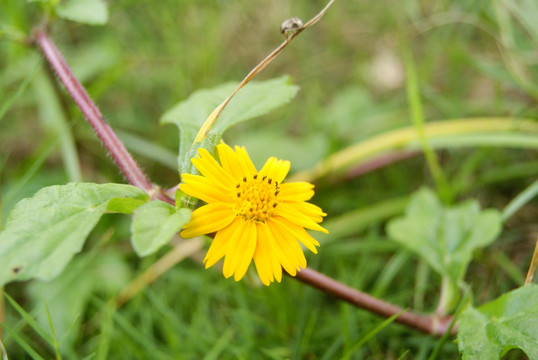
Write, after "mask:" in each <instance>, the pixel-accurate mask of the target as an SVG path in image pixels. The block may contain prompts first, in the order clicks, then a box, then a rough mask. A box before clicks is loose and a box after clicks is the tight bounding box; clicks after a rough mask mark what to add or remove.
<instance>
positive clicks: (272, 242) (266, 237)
mask: <svg viewBox="0 0 538 360" xmlns="http://www.w3.org/2000/svg"><path fill="white" fill-rule="evenodd" d="M258 236H259V237H260V241H266V242H267V244H269V248H270V249H271V253H272V254H274V256H275V257H276V259H277V261H278V263H279V264H280V265H279V266H281V269H280V274H279V273H278V270H277V269H276V268H273V274H275V277H277V280H278V278H280V279H281V278H282V267H283V268H284V269H285V270H286V271H287V272H288V273H290V274H295V268H296V266H295V261H293V259H289V258H288V256H287V255H285V254H284V251H283V250H282V249H281V247H280V245H279V243H278V240H277V238H276V236H279V235H278V234H277V235H276V236H275V232H274V231H273V229H272V228H271V226H270V223H269V222H266V223H265V226H260V227H259V228H258ZM272 266H273V265H272ZM278 282H280V280H278Z"/></svg>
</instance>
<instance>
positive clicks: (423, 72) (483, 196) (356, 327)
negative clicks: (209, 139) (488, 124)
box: [0, 0, 538, 359]
mask: <svg viewBox="0 0 538 360" xmlns="http://www.w3.org/2000/svg"><path fill="white" fill-rule="evenodd" d="M109 4H110V23H109V24H108V25H106V26H102V27H91V26H83V25H77V24H74V23H68V22H65V21H58V22H56V23H55V24H54V25H53V26H52V28H51V36H52V38H53V39H54V40H55V41H56V43H57V45H58V46H59V47H60V49H61V50H62V53H63V54H64V55H65V57H66V59H67V61H68V62H69V63H70V64H71V65H72V67H73V69H74V70H75V72H76V74H77V75H78V76H80V79H81V80H82V81H83V83H84V85H85V86H86V87H87V89H88V91H89V93H90V95H91V96H92V98H93V99H94V100H95V101H96V103H97V104H98V105H99V107H100V109H101V111H102V113H103V114H104V115H105V117H106V119H107V121H108V122H109V123H110V125H111V126H112V127H113V128H114V129H117V130H118V132H120V133H121V135H122V136H121V137H122V138H123V139H124V140H125V142H126V144H127V146H128V147H129V149H130V150H131V151H132V153H133V154H134V155H135V156H136V158H137V160H138V161H139V162H140V163H141V165H142V167H143V168H144V170H145V172H146V173H147V174H148V175H149V176H150V177H151V179H152V180H153V181H154V182H156V183H158V184H160V185H162V186H163V187H171V186H174V185H176V184H177V182H178V181H179V179H178V174H177V170H176V169H175V166H174V162H173V159H174V157H175V154H177V149H178V143H177V142H178V140H177V139H178V136H177V133H176V131H177V130H176V128H175V127H173V126H171V125H167V126H159V124H158V119H159V118H160V117H161V115H162V114H163V113H164V112H165V111H166V110H168V109H169V108H171V107H172V106H173V105H174V104H175V103H177V102H178V101H180V100H183V99H185V98H186V97H187V96H188V95H189V94H190V93H192V92H193V91H195V90H198V89H201V88H209V87H214V86H217V85H219V84H222V83H224V82H227V81H238V80H240V79H242V78H243V76H244V75H245V74H246V73H248V71H249V70H250V69H251V68H252V67H253V66H254V65H255V64H256V63H257V62H258V61H259V60H261V59H262V58H263V57H265V55H266V54H267V53H268V52H269V51H271V50H272V49H273V48H274V47H276V46H277V45H278V44H279V43H280V42H281V41H282V37H281V35H280V33H279V31H278V30H279V26H280V23H281V22H282V20H284V19H286V18H289V17H292V16H298V17H300V18H302V19H303V20H306V19H308V18H310V17H311V16H313V15H314V14H315V13H317V11H319V10H320V9H321V8H322V6H324V4H325V2H323V1H309V0H296V1H292V2H290V1H286V0H273V1H259V0H257V1H256V0H255V1H249V0H237V1H189V0H183V1H174V0H164V1H142V0H120V1H113V2H109ZM495 4H496V5H492V2H491V1H484V0H475V1H466V0H458V1H440V0H437V1H415V0H403V1H396V0H393V1H388V2H387V1H378V2H371V1H336V2H335V4H334V5H333V6H332V8H331V9H330V10H329V11H328V13H327V14H326V16H325V17H324V18H323V19H322V20H321V21H320V22H319V23H318V24H316V25H315V26H314V27H313V28H311V29H308V30H307V31H305V32H303V33H302V34H301V35H300V36H299V37H298V38H296V39H295V40H294V41H293V42H292V44H291V45H290V46H289V47H288V48H286V50H285V51H284V52H283V53H282V54H281V55H280V56H279V57H278V58H277V59H276V60H275V61H274V62H273V63H272V64H271V65H270V66H269V67H268V68H267V69H266V70H265V71H264V72H263V73H262V74H261V75H260V79H269V78H273V77H277V76H281V75H283V74H289V75H291V77H292V79H293V81H294V83H295V84H297V85H299V86H300V88H301V90H300V92H299V94H298V95H297V97H296V98H295V99H294V100H293V101H292V102H291V103H290V104H288V105H286V106H284V107H281V108H279V109H277V110H275V111H273V112H271V113H270V114H268V115H265V116H263V117H262V118H260V119H257V120H255V121H251V122H248V123H243V124H240V125H239V126H237V127H235V128H233V129H232V130H231V131H229V132H227V133H226V135H225V140H226V141H227V142H228V143H229V144H239V145H243V144H244V145H246V146H247V149H248V150H249V152H251V153H252V156H253V158H254V159H255V161H257V162H258V165H259V162H261V161H263V160H262V159H265V158H267V157H268V156H273V155H275V156H278V157H282V158H286V159H290V160H292V171H294V172H297V171H299V170H308V169H312V167H313V166H314V164H316V163H317V162H319V161H322V160H325V159H328V158H329V156H331V155H333V154H335V153H337V152H338V151H341V150H344V149H347V148H348V147H350V146H352V145H355V144H360V143H363V144H364V142H366V141H367V140H368V139H371V138H373V137H374V136H379V135H383V134H388V133H390V132H391V131H394V130H395V129H399V128H402V127H404V126H412V125H413V124H414V123H413V120H412V119H413V117H412V115H411V112H410V106H411V107H412V108H415V111H417V110H416V109H417V108H416V107H417V106H421V114H420V113H419V114H418V115H417V114H416V113H415V116H414V118H415V123H416V122H420V121H422V120H423V121H424V123H423V124H419V126H423V127H424V128H426V127H427V125H428V124H429V123H432V122H434V121H436V120H443V119H455V118H465V119H467V118H472V117H480V118H500V117H513V118H517V119H523V118H526V119H531V120H530V121H534V120H533V119H536V118H538V107H536V101H537V99H538V95H537V94H538V85H537V84H538V66H537V63H538V62H537V61H538V60H537V59H536V54H535V49H536V46H537V45H538V31H537V28H536V25H535V24H536V21H533V19H534V18H532V17H530V14H532V13H533V11H536V10H537V9H538V6H537V5H535V4H534V2H533V1H514V2H511V1H498V2H495ZM1 7H2V11H1V12H0V181H1V182H0V186H1V189H0V190H1V196H2V203H1V216H2V218H1V223H5V219H6V218H7V216H8V214H9V211H10V210H11V209H12V208H13V206H14V205H15V203H16V202H17V201H19V200H21V199H22V198H24V197H27V196H30V195H31V194H33V193H34V192H35V191H36V190H37V189H39V188H41V187H43V186H47V185H51V184H61V183H66V182H68V181H72V180H76V179H82V180H83V181H91V182H98V183H104V182H121V183H123V182H125V181H124V179H123V178H122V177H121V175H120V173H119V171H118V170H117V169H115V167H114V165H113V164H112V161H111V160H110V157H109V156H107V154H106V153H105V151H104V149H103V148H102V147H101V146H100V145H99V144H98V141H97V139H96V137H95V136H94V134H93V133H92V131H91V128H90V127H89V125H88V124H87V123H85V122H84V120H83V118H82V116H81V114H80V112H79V110H78V109H77V108H76V107H75V105H74V104H73V102H72V101H71V100H70V99H69V97H68V96H67V95H66V93H65V92H64V91H63V90H62V89H60V88H58V86H59V85H58V84H56V80H55V78H54V77H53V76H48V75H47V73H46V71H45V70H46V66H45V64H44V62H43V61H41V63H39V64H38V65H37V66H38V68H37V69H36V64H37V63H38V62H39V60H38V56H36V55H37V52H36V51H35V49H33V48H32V47H28V46H24V45H21V44H18V43H16V42H13V41H11V39H12V38H13V36H11V35H10V34H12V33H13V30H16V31H15V33H23V34H24V33H27V34H28V33H30V31H31V28H32V27H34V26H36V25H38V24H39V22H40V12H39V10H38V8H39V5H38V4H37V3H31V4H27V3H26V2H24V1H19V0H3V2H2V5H1ZM8 30H9V31H8ZM402 48H404V49H405V51H406V52H407V53H410V54H412V57H413V64H414V70H415V72H416V77H413V83H412V84H411V85H410V86H411V87H412V88H411V89H410V90H412V93H411V94H410V103H411V104H410V103H408V98H407V93H406V80H405V69H406V66H409V64H404V60H405V57H403V56H402V54H401V49H402ZM422 116H423V119H422V120H421V117H422ZM420 141H421V145H422V147H423V148H424V149H425V151H426V154H427V155H428V157H429V158H430V161H429V164H428V162H427V161H426V160H425V158H424V156H422V155H420V154H416V155H414V156H412V157H410V158H407V159H404V160H400V161H398V162H395V163H391V164H388V165H386V166H384V167H381V168H380V169H377V170H375V171H372V172H369V173H365V174H362V175H360V176H342V174H341V173H340V174H332V173H331V174H329V175H328V176H325V177H323V178H321V179H316V196H315V198H314V200H313V201H314V202H315V203H316V204H318V205H320V206H321V207H322V208H323V209H324V210H325V211H326V212H327V213H328V214H329V215H328V217H327V219H326V224H327V228H329V229H330V230H331V233H330V234H329V235H328V236H325V235H324V236H323V237H320V241H321V243H322V246H321V248H320V250H319V254H318V255H312V254H310V255H309V256H308V261H309V266H311V267H312V268H313V269H316V270H318V271H321V272H323V273H325V274H327V275H329V276H332V277H334V278H336V279H338V280H339V281H342V282H344V283H346V284H348V285H350V286H352V287H355V288H358V289H361V290H364V291H366V292H369V293H371V294H375V295H377V296H380V297H381V298H383V299H384V300H387V301H389V302H393V303H395V304H398V305H400V306H402V307H404V308H411V309H416V310H418V311H420V312H424V313H427V312H431V311H433V310H434V309H435V306H436V302H437V298H438V293H439V286H440V278H439V277H438V276H437V275H436V274H434V273H433V272H432V271H430V270H429V269H428V268H427V265H425V264H424V263H423V262H422V261H421V260H420V259H418V258H417V257H416V256H414V255H412V254H409V253H407V252H405V251H403V250H402V249H400V248H399V247H398V245H397V244H396V243H394V242H392V241H390V240H389V239H388V238H387V235H386V233H385V229H384V226H385V223H386V221H388V220H389V219H391V218H393V217H395V216H397V215H399V214H401V213H402V212H403V210H404V208H405V204H406V199H407V198H408V197H409V195H410V194H411V193H412V192H414V191H415V190H417V189H418V188H420V187H421V186H430V187H435V186H436V185H437V186H439V190H440V191H443V192H448V193H449V195H450V196H451V197H453V198H454V199H455V201H459V200H462V199H467V198H476V199H478V200H479V201H480V203H481V205H482V207H484V208H485V207H494V208H497V209H499V210H503V209H504V214H505V221H506V226H505V229H504V231H503V233H502V234H501V236H500V238H499V239H498V240H497V241H496V243H495V244H494V245H492V246H490V247H489V248H487V249H484V250H481V251H479V252H477V253H476V254H475V257H474V262H473V263H472V264H471V267H470V270H469V272H468V275H467V277H466V281H467V282H468V283H469V284H470V288H471V292H472V294H473V298H474V301H475V303H477V304H481V303H484V302H485V301H487V300H490V299H493V298H495V297H497V296H498V295H500V294H502V293H503V292H505V291H508V290H510V289H513V288H514V287H516V286H519V282H520V280H521V278H522V277H524V274H525V273H526V269H527V266H528V262H529V261H530V255H531V253H532V248H533V246H534V235H533V226H534V224H535V215H536V212H537V207H536V203H535V201H533V198H534V197H535V193H536V189H535V187H536V185H535V183H534V181H535V180H536V175H537V171H536V161H535V156H536V145H535V144H536V134H533V133H529V134H522V133H512V132H510V131H507V130H506V131H502V132H501V133H500V134H498V136H496V137H493V136H491V137H488V138H487V139H485V138H479V136H478V135H477V137H475V138H471V137H469V138H463V137H462V138H457V139H445V143H441V144H439V143H436V142H433V141H431V142H429V139H427V138H424V134H423V133H421V138H420ZM450 141H452V142H450ZM275 143H276V145H275ZM447 144H448V145H447ZM518 144H519V145H518ZM430 146H431V147H432V148H433V149H435V150H436V152H433V151H432V150H431V149H430ZM415 149H417V150H420V146H417V147H416V148H415ZM433 154H435V155H436V157H437V159H434V158H432V156H433ZM378 155H379V153H378V154H376V155H375V156H374V158H376V156H378ZM436 161H437V162H438V164H439V166H440V169H438V168H437V165H435V164H436ZM352 165H353V166H351V168H353V167H354V166H357V165H359V163H354V164H352ZM441 171H442V172H441ZM432 172H433V173H436V174H437V175H436V177H437V180H435V179H434V177H432V174H431V173H432ZM439 174H442V175H439ZM333 175H334V176H333ZM344 175H345V174H344ZM440 177H441V178H440ZM443 177H446V179H444V178H443ZM445 181H446V184H445ZM526 189H527V190H526ZM525 190H526V191H525ZM507 204H511V205H510V206H508V207H506V206H507ZM128 231H129V221H128V218H127V217H126V216H119V215H118V216H111V217H108V218H106V219H103V220H102V221H101V222H100V224H99V227H98V228H97V229H96V230H95V231H94V232H93V233H92V235H91V237H90V240H89V241H88V243H87V246H86V249H85V250H84V252H83V253H82V254H80V255H78V256H77V258H76V260H75V262H74V264H72V267H70V268H68V269H69V271H67V270H66V272H64V274H62V276H61V277H59V278H58V279H56V280H55V281H53V282H51V283H49V284H41V283H39V282H37V281H34V282H28V283H14V284H9V285H7V286H6V288H5V291H6V293H7V294H9V295H10V296H11V297H12V298H14V299H15V300H16V301H17V303H18V304H20V306H21V308H16V307H14V306H13V304H11V303H10V302H9V301H6V305H5V311H6V325H5V326H4V327H3V328H0V329H2V330H0V331H2V336H1V337H0V339H1V340H2V343H3V345H4V346H5V348H6V351H7V353H8V355H9V358H10V359H31V358H35V359H38V358H54V357H56V356H57V355H56V351H55V347H56V346H58V347H59V349H60V352H61V358H62V359H82V358H87V359H133V358H140V359H338V358H348V359H366V358H368V359H428V358H430V356H431V355H432V354H433V355H434V356H433V358H437V359H457V358H459V357H460V355H459V353H458V350H457V345H456V344H455V342H454V341H452V339H451V338H449V339H448V340H447V341H444V340H443V341H442V342H440V341H441V340H439V339H437V338H435V337H432V336H428V335H424V334H421V333H419V332H417V331H414V330H412V329H409V328H407V327H405V326H402V325H399V324H396V323H394V322H392V323H389V322H385V321H386V319H382V318H379V317H377V316H374V315H372V314H370V313H368V312H367V311H364V310H361V309H357V308H354V307H352V306H351V305H348V304H344V303H341V302H339V301H338V300H336V299H334V298H332V297H330V296H328V295H326V294H323V293H320V292H319V291H317V290H314V289H311V288H308V287H306V286H305V285H302V284H300V283H299V282H297V281H295V280H294V279H291V278H287V277H286V278H284V279H283V281H282V283H281V284H274V285H271V286H270V287H268V288H266V287H265V286H260V285H259V283H258V282H257V281H256V280H255V278H256V277H255V275H254V274H250V275H252V276H250V275H249V276H247V278H246V279H245V280H243V281H241V282H239V283H236V282H234V281H233V280H226V279H224V278H223V276H222V274H221V273H220V272H219V271H218V270H214V269H211V270H204V269H203V267H202V265H201V264H200V262H199V261H196V260H194V259H189V260H185V261H183V262H181V263H179V264H178V265H176V266H175V267H174V268H172V269H171V270H169V271H168V272H166V273H165V274H164V275H163V276H161V277H160V278H159V279H158V280H157V281H156V282H155V283H153V284H151V285H150V286H148V287H147V288H145V289H144V291H143V293H140V294H139V295H137V296H136V297H135V298H133V299H131V300H130V301H129V302H128V303H127V304H125V305H124V306H123V307H122V308H120V309H115V308H114V306H113V305H112V304H113V301H114V297H115V296H116V295H117V293H118V292H119V291H120V290H121V288H122V287H123V286H124V285H125V284H126V283H127V282H128V281H129V280H131V279H132V278H133V277H134V276H136V275H137V274H139V273H141V272H142V271H143V270H145V269H147V268H148V267H149V266H151V265H152V264H153V263H154V262H155V261H157V259H158V258H159V256H160V255H163V254H164V253H165V250H163V251H161V252H160V253H159V254H158V255H155V256H150V257H148V258H144V259H138V258H137V257H136V256H135V255H134V254H133V252H132V250H131V249H130V246H129V245H128V237H129V232H128ZM103 244H104V245H103ZM96 249H98V250H99V251H96ZM251 270H252V269H251ZM69 273H71V274H76V276H74V275H71V277H69ZM44 301H45V302H46V306H47V307H45V306H43V302H44ZM46 308H48V310H49V313H50V320H51V324H52V325H51V326H49V320H48V319H47V313H46ZM21 309H23V310H21ZM67 309H69V311H68V310H67ZM0 314H1V312H0ZM31 319H35V320H31ZM51 328H53V329H54V332H55V336H54V341H52V340H51V339H53V337H52V335H51V334H50V329H51ZM45 334H46V335H45ZM56 340H57V345H56V343H55V341H56ZM520 355H521V354H520V353H517V352H511V354H509V355H508V356H507V358H514V359H516V358H518V356H520Z"/></svg>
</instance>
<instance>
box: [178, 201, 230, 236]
mask: <svg viewBox="0 0 538 360" xmlns="http://www.w3.org/2000/svg"><path fill="white" fill-rule="evenodd" d="M235 217H236V215H235V213H234V212H233V210H232V204H227V203H212V204H207V205H204V206H202V207H200V208H198V209H196V210H194V211H193V213H192V218H191V221H190V222H189V223H188V224H187V225H185V226H184V227H183V231H182V232H181V234H180V235H181V236H182V237H184V238H191V237H195V236H200V235H204V234H210V233H212V232H215V231H219V230H221V229H224V228H225V227H226V226H228V225H230V223H231V222H232V221H233V220H234V219H235Z"/></svg>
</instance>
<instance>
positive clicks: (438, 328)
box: [296, 268, 457, 336]
mask: <svg viewBox="0 0 538 360" xmlns="http://www.w3.org/2000/svg"><path fill="white" fill-rule="evenodd" d="M296 278H297V279H298V280H299V281H301V282H303V283H305V284H308V285H310V286H312V287H315V288H317V289H319V290H321V291H323V292H325V293H327V294H331V295H333V296H335V297H337V298H339V299H340V300H343V301H345V302H348V303H350V304H352V305H355V306H357V307H360V308H363V309H365V310H368V311H370V312H372V313H374V314H377V315H380V316H383V317H387V318H388V317H391V316H393V315H396V314H399V313H401V315H400V316H398V317H397V318H396V320H395V321H396V322H399V323H401V324H404V325H407V326H409V327H412V328H414V329H417V330H420V331H422V332H424V333H426V334H433V335H436V336H442V335H443V334H444V333H445V332H446V331H448V329H449V327H450V323H451V321H452V316H446V317H438V316H436V315H419V314H415V313H413V312H411V311H407V310H406V311H404V309H402V308H400V307H398V306H396V305H393V304H389V303H387V302H385V301H383V300H380V299H377V298H375V297H373V296H371V295H368V294H366V293H363V292H361V291H359V290H356V289H353V288H350V287H349V286H347V285H344V284H342V283H340V282H338V281H336V280H334V279H332V278H330V277H328V276H326V275H323V274H321V273H319V272H317V271H314V270H312V269H309V268H306V269H303V270H301V271H299V272H298V273H297V275H296ZM456 333H457V328H456V326H454V327H453V328H452V330H451V335H455V334H456Z"/></svg>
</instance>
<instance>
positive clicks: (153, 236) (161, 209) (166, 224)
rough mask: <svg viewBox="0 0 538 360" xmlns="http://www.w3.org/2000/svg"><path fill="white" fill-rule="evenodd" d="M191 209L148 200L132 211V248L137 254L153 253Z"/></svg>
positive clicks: (174, 232) (181, 224)
mask: <svg viewBox="0 0 538 360" xmlns="http://www.w3.org/2000/svg"><path fill="white" fill-rule="evenodd" d="M191 214H192V212H191V210H189V209H179V210H176V208H175V207H173V206H171V205H168V204H167V203H165V202H162V201H151V202H148V203H146V204H144V205H142V206H140V207H139V208H137V209H136V210H135V211H134V218H133V223H132V226H131V232H132V238H131V240H132V244H133V249H134V251H135V252H136V253H137V255H138V256H147V255H150V254H153V253H154V252H155V251H157V250H158V249H160V248H161V247H162V246H163V245H165V244H167V243H168V241H169V240H170V238H171V237H172V236H173V235H174V234H176V233H177V232H178V231H179V230H181V228H182V227H183V225H185V224H186V223H187V222H188V221H189V220H190V218H191Z"/></svg>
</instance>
